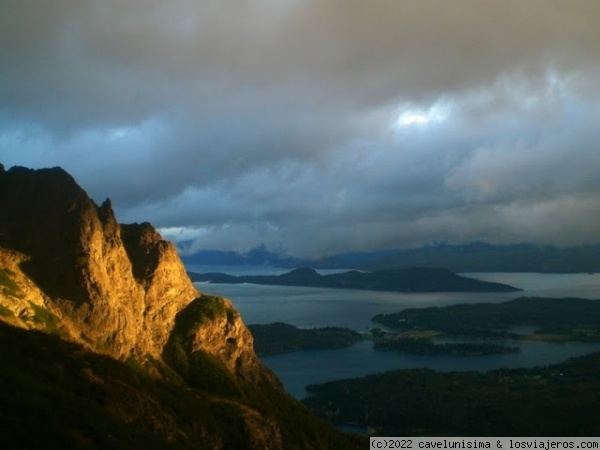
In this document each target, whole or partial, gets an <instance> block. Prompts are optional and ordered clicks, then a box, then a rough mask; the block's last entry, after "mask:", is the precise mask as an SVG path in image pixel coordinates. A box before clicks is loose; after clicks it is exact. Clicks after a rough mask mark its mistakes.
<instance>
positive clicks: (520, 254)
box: [182, 242, 600, 273]
mask: <svg viewBox="0 0 600 450" xmlns="http://www.w3.org/2000/svg"><path fill="white" fill-rule="evenodd" d="M182 259H183V261H184V263H186V264H205V265H269V266H277V267H290V268H293V267H314V268H317V269H340V268H342V269H344V268H345V269H359V270H391V269H403V268H409V267H431V268H444V269H448V270H451V271H453V272H547V273H595V272H600V244H593V245H581V246H576V247H556V246H551V245H544V246H541V245H534V244H514V245H492V244H488V243H483V242H476V243H471V244H466V245H450V244H440V245H432V246H425V247H421V248H415V249H407V250H387V251H381V252H363V253H361V252H357V253H340V254H337V255H333V256H329V257H326V258H321V259H312V260H311V259H300V258H294V257H290V256H286V255H281V254H278V253H273V252H269V251H268V250H266V248H265V247H258V248H255V249H253V250H251V251H250V252H248V253H245V254H240V253H235V252H221V251H201V252H198V253H196V254H194V255H191V256H184V257H183V258H182Z"/></svg>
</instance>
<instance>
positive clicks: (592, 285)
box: [188, 266, 600, 398]
mask: <svg viewBox="0 0 600 450" xmlns="http://www.w3.org/2000/svg"><path fill="white" fill-rule="evenodd" d="M188 270H192V271H198V272H207V271H220V272H224V273H231V274H234V275H241V274H281V273H285V272H287V271H288V269H276V268H268V267H260V268H256V267H243V268H235V269H234V270H232V267H220V268H215V267H214V266H212V267H206V266H204V267H202V266H188ZM465 275H467V276H472V277H473V278H478V279H481V280H485V281H496V282H500V283H506V284H510V285H512V286H516V287H519V288H521V289H524V291H523V292H517V293H431V294H430V293H425V294H415V293H411V294H406V293H395V292H374V291H351V290H341V289H324V288H306V287H289V286H260V285H253V284H240V285H228V284H211V283H196V286H197V288H198V289H199V290H200V291H202V292H204V293H207V294H215V295H221V296H224V297H227V298H229V299H230V300H231V301H232V302H233V304H234V305H235V307H236V308H237V309H238V311H240V313H241V314H242V318H243V319H244V322H245V323H247V324H257V323H271V322H276V321H280V322H287V323H291V324H293V325H296V326H299V327H322V326H328V325H330V326H342V327H348V328H352V329H354V330H357V331H365V330H367V329H369V328H371V327H372V326H373V325H374V324H373V323H372V322H371V317H373V316H374V315H376V314H379V313H385V312H397V311H401V310H402V309H405V308H422V307H427V306H444V305H451V304H457V303H480V302H493V303H497V302H503V301H507V300H511V299H513V298H517V297H520V296H528V297H532V296H543V297H583V298H590V299H599V298H600V274H593V275H588V274H537V273H477V274H465ZM511 345H513V344H511ZM514 345H517V346H519V347H520V348H521V352H519V353H508V354H501V355H485V356H472V357H465V356H419V355H410V354H406V353H400V352H382V351H375V350H374V349H373V347H372V343H371V342H370V341H363V342H359V343H358V344H356V345H354V346H352V347H348V348H344V349H338V350H313V351H303V352H295V353H288V354H283V355H274V356H267V357H263V358H262V360H263V362H264V363H265V364H266V365H267V366H268V367H270V368H271V369H272V370H273V371H274V372H275V373H276V374H277V375H278V376H279V378H280V379H281V380H282V381H283V383H284V385H285V387H286V389H287V390H288V392H290V393H291V394H292V395H294V396H296V397H298V398H302V397H304V396H305V395H306V391H305V390H304V387H305V386H306V385H308V384H313V383H322V382H325V381H331V380H335V379H342V378H353V377H358V376H364V375H368V374H371V373H379V372H384V371H386V370H392V369H409V368H417V367H427V368H431V369H435V370H439V371H454V370H463V371H468V370H476V371H485V370H490V369H496V368H501V367H533V366H536V365H545V364H551V363H555V362H560V361H564V360H565V359H567V358H569V357H572V356H577V355H582V354H586V353H589V352H592V351H597V350H600V344H583V343H564V344H549V343H540V342H518V343H515V344H514Z"/></svg>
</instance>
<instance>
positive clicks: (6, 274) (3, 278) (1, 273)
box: [0, 269, 21, 297]
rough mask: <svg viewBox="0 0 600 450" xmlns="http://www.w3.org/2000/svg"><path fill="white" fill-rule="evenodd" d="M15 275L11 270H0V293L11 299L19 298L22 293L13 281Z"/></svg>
mask: <svg viewBox="0 0 600 450" xmlns="http://www.w3.org/2000/svg"><path fill="white" fill-rule="evenodd" d="M13 275H14V274H13V273H12V272H11V271H10V270H9V269H0V293H2V294H4V295H6V296H9V297H19V296H20V295H21V291H20V289H19V286H18V285H17V283H15V282H14V281H13V280H12V276H13Z"/></svg>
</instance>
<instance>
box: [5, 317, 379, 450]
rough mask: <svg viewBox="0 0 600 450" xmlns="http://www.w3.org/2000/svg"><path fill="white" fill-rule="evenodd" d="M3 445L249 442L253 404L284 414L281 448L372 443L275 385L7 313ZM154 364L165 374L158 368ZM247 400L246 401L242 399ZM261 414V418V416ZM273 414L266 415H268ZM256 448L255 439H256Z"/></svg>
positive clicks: (215, 445)
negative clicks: (85, 339) (243, 386)
mask: <svg viewBox="0 0 600 450" xmlns="http://www.w3.org/2000/svg"><path fill="white" fill-rule="evenodd" d="M0 358H1V360H2V364H0V385H1V386H2V389H0V404H1V405H2V408H0V442H2V448H6V449H17V448H19V449H20V448H30V449H37V448H40V449H41V448H48V445H50V444H52V446H53V448H78V449H97V448H110V449H136V448H140V449H141V448H144V449H147V448H152V449H211V450H212V449H214V448H236V449H244V448H251V446H252V441H251V440H252V430H250V429H249V428H248V426H249V425H248V423H249V422H248V420H247V418H244V417H242V416H243V415H244V411H245V408H246V406H248V407H251V408H253V409H254V410H256V411H259V412H261V413H264V414H265V416H266V417H269V415H270V414H272V415H274V416H275V415H276V416H277V417H279V418H282V419H283V420H281V421H280V424H281V425H282V430H281V431H282V439H283V442H284V448H298V447H302V446H303V445H305V443H306V442H307V441H310V442H313V443H318V444H316V445H317V446H318V448H339V449H346V448H357V449H358V448H365V446H366V445H367V444H366V441H365V440H364V439H361V438H358V437H352V436H349V435H343V434H342V433H339V432H336V431H334V430H332V429H331V428H330V427H329V426H326V425H325V424H324V423H322V422H321V421H320V420H318V419H316V418H314V417H313V416H312V415H311V414H310V413H309V412H308V411H307V410H306V409H305V408H303V407H302V406H301V405H300V404H297V403H294V401H293V400H292V399H290V400H289V401H285V402H282V397H281V394H280V393H278V392H274V391H269V390H266V389H265V390H261V391H259V390H256V389H255V390H248V391H247V392H245V393H243V394H241V393H238V392H230V393H229V394H221V395H215V393H214V392H212V391H208V390H205V389H202V388H195V387H190V386H189V385H187V384H186V383H185V381H184V380H183V379H182V378H181V377H180V376H179V375H178V374H177V373H176V372H175V371H173V370H172V369H171V368H170V367H168V366H165V365H164V364H162V363H159V362H157V361H151V360H149V361H147V362H146V364H144V365H143V366H144V367H142V364H140V363H139V362H136V361H133V360H131V361H128V362H125V363H124V362H119V361H116V360H114V359H112V358H110V357H107V356H102V355H98V354H93V353H90V352H87V351H86V350H84V349H82V348H81V347H80V346H78V345H76V344H73V343H69V342H66V341H63V340H61V339H60V338H59V337H57V336H52V335H48V334H44V333H42V332H37V331H25V330H21V329H18V328H14V327H11V326H9V325H6V324H4V323H2V322H0ZM149 372H154V373H157V372H158V373H160V374H162V376H161V377H158V376H156V375H150V374H149ZM244 405H246V406H244ZM256 420H264V419H256ZM266 420H269V419H266ZM254 447H256V445H254Z"/></svg>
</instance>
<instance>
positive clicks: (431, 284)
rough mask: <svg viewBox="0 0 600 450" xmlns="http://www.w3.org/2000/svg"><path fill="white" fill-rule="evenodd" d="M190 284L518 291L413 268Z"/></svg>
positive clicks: (220, 277)
mask: <svg viewBox="0 0 600 450" xmlns="http://www.w3.org/2000/svg"><path fill="white" fill-rule="evenodd" d="M189 275H190V278H191V279H192V281H210V282H213V283H229V284H236V283H254V284H267V285H277V286H309V287H325V288H337V289H362V290H372V291H393V292H514V291H518V290H520V289H517V288H514V287H512V286H508V285H506V284H501V283H490V282H487V281H481V280H475V279H473V278H467V277H463V276H460V275H457V274H455V273H452V272H450V271H448V270H444V269H433V268H426V269H424V268H412V269H398V270H381V271H376V272H358V271H356V270H351V271H348V272H344V273H337V274H330V275H319V274H318V273H317V272H316V271H315V270H312V269H295V270H292V271H291V272H288V273H285V274H283V275H247V276H240V277H236V276H233V275H227V274H223V273H206V274H198V273H189Z"/></svg>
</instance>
